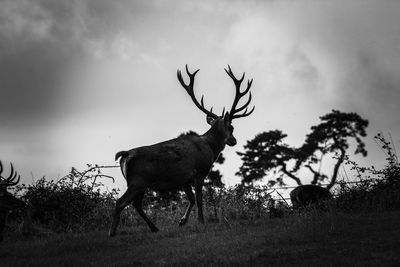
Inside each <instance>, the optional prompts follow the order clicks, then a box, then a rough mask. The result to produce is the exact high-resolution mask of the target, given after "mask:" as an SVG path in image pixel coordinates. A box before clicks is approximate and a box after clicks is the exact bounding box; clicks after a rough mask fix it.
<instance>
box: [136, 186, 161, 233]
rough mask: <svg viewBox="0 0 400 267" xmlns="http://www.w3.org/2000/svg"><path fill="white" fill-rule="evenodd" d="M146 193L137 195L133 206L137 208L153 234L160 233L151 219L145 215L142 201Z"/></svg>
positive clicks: (142, 192)
mask: <svg viewBox="0 0 400 267" xmlns="http://www.w3.org/2000/svg"><path fill="white" fill-rule="evenodd" d="M144 193H145V190H143V191H141V192H140V193H138V194H136V195H135V198H134V199H133V206H134V207H135V208H136V210H137V212H138V213H139V215H140V216H142V218H143V220H145V222H146V223H147V225H148V226H149V227H150V230H151V231H152V232H158V228H157V227H156V226H155V225H154V224H153V223H152V222H151V221H150V219H149V218H148V217H147V215H146V213H144V211H143V208H142V200H143V197H144Z"/></svg>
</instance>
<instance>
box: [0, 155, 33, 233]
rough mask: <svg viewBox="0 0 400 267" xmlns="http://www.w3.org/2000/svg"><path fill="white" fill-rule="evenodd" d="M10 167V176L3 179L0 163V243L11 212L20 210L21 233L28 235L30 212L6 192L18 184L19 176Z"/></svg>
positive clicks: (0, 164) (21, 202) (20, 201)
mask: <svg viewBox="0 0 400 267" xmlns="http://www.w3.org/2000/svg"><path fill="white" fill-rule="evenodd" d="M10 165H11V171H10V175H9V176H8V177H7V178H5V177H3V176H2V175H1V174H2V173H3V164H2V163H1V161H0V241H2V240H3V231H4V228H5V225H6V221H7V215H8V213H9V212H10V211H11V210H21V211H22V212H23V214H24V222H23V224H22V233H23V234H24V235H28V234H29V226H30V218H29V215H30V212H29V211H28V209H27V206H26V205H25V203H24V202H23V201H22V200H20V199H18V198H16V197H15V196H13V195H12V194H11V193H9V192H8V191H7V188H8V187H10V186H15V185H17V184H18V183H19V180H20V176H19V175H18V177H17V173H16V172H15V171H14V167H13V165H12V163H11V164H10Z"/></svg>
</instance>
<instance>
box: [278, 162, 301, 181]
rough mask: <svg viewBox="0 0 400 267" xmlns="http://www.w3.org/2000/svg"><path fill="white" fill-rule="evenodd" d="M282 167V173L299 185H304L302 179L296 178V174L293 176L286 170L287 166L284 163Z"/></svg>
mask: <svg viewBox="0 0 400 267" xmlns="http://www.w3.org/2000/svg"><path fill="white" fill-rule="evenodd" d="M281 166H282V172H283V173H284V174H286V175H287V176H289V177H290V178H292V179H293V180H295V181H296V183H297V184H298V185H302V183H301V180H300V178H299V177H297V176H295V175H294V174H292V173H291V172H289V171H288V170H287V169H286V164H284V163H282V164H281Z"/></svg>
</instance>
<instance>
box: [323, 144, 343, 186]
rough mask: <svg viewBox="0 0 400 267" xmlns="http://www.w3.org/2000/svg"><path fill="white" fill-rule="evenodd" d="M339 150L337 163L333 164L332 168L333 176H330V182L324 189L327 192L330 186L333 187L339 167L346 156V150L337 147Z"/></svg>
mask: <svg viewBox="0 0 400 267" xmlns="http://www.w3.org/2000/svg"><path fill="white" fill-rule="evenodd" d="M339 150H340V152H341V154H340V156H339V158H338V161H337V162H336V164H335V167H334V168H333V174H332V178H331V182H330V183H329V185H328V186H327V187H326V189H328V190H329V189H331V188H332V186H334V185H335V183H336V179H337V175H338V172H339V167H340V165H341V164H342V163H343V161H344V158H345V156H346V150H345V149H344V148H343V147H339Z"/></svg>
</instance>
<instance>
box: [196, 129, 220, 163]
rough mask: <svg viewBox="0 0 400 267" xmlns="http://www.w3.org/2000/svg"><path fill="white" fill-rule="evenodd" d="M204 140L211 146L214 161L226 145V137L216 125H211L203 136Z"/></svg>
mask: <svg viewBox="0 0 400 267" xmlns="http://www.w3.org/2000/svg"><path fill="white" fill-rule="evenodd" d="M201 137H202V138H203V140H205V141H206V142H207V144H208V145H209V146H210V148H211V150H212V152H213V154H214V159H213V160H214V161H215V160H216V159H217V158H218V155H219V154H220V153H221V151H222V150H223V149H224V147H225V138H224V135H223V134H222V133H220V132H219V131H218V130H217V129H216V127H211V128H210V130H208V131H207V132H206V133H205V134H203V135H202V136H201Z"/></svg>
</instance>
